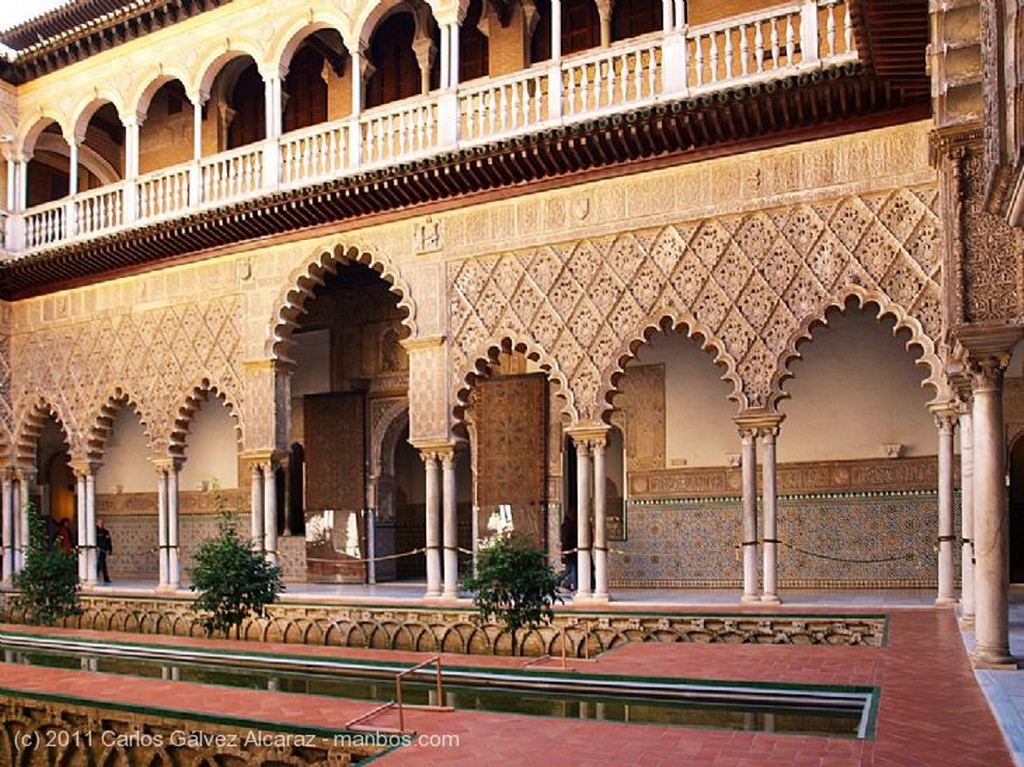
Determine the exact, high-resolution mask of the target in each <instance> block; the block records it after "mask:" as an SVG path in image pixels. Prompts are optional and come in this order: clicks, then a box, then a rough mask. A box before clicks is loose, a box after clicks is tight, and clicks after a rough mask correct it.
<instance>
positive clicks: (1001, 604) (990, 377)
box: [971, 357, 1014, 666]
mask: <svg viewBox="0 0 1024 767" xmlns="http://www.w3.org/2000/svg"><path fill="white" fill-rule="evenodd" d="M1006 362H1007V360H1005V359H1002V358H994V357H985V358H982V359H981V360H980V361H978V362H977V363H975V364H974V366H973V368H972V371H971V372H972V385H973V390H974V541H975V569H974V579H975V580H974V588H975V592H974V596H975V620H974V633H975V637H976V639H977V643H976V645H975V648H974V655H973V658H974V662H975V663H976V664H978V665H986V666H988V665H995V666H1001V665H1004V664H1013V663H1014V659H1013V656H1011V655H1010V635H1009V630H1010V625H1009V617H1010V615H1009V596H1008V592H1009V587H1010V567H1009V560H1010V556H1009V554H1010V545H1009V518H1008V517H1009V515H1008V513H1007V509H1006V496H1005V487H1004V485H1003V482H1004V477H1005V473H1006V468H1005V464H1004V458H1003V398H1002V381H1003V369H1004V367H1005V365H1006Z"/></svg>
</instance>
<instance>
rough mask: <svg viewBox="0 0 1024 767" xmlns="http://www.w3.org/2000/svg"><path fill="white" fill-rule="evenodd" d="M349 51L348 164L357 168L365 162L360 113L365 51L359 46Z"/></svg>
mask: <svg viewBox="0 0 1024 767" xmlns="http://www.w3.org/2000/svg"><path fill="white" fill-rule="evenodd" d="M348 53H349V56H351V57H352V115H351V120H352V129H351V130H349V132H348V140H349V156H348V164H349V166H350V167H352V168H357V167H359V166H360V165H361V164H362V162H363V132H362V130H360V128H359V115H361V114H362V113H363V53H362V51H361V50H360V49H359V48H356V49H355V50H350V51H349V52H348Z"/></svg>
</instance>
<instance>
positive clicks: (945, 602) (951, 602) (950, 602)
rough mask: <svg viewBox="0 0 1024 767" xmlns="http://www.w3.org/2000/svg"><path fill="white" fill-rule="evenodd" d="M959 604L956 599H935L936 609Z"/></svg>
mask: <svg viewBox="0 0 1024 767" xmlns="http://www.w3.org/2000/svg"><path fill="white" fill-rule="evenodd" d="M959 602H960V600H959V599H957V598H956V597H943V596H939V597H935V606H936V607H943V606H946V605H955V604H958V603H959Z"/></svg>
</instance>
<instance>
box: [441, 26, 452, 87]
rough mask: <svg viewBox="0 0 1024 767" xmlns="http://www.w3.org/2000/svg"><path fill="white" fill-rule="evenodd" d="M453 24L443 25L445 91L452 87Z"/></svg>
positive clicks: (442, 53)
mask: <svg viewBox="0 0 1024 767" xmlns="http://www.w3.org/2000/svg"><path fill="white" fill-rule="evenodd" d="M452 26H454V25H452V24H442V25H441V30H440V31H441V90H443V91H445V90H448V88H449V87H450V85H451V66H452V54H451V49H450V47H449V46H450V45H451V39H452V38H451V32H452Z"/></svg>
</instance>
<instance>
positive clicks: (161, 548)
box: [156, 467, 168, 588]
mask: <svg viewBox="0 0 1024 767" xmlns="http://www.w3.org/2000/svg"><path fill="white" fill-rule="evenodd" d="M156 477H157V491H156V492H157V551H158V552H159V554H160V582H159V584H158V585H157V588H166V587H167V545H168V544H167V472H166V471H165V470H164V469H163V468H162V467H161V468H158V469H157V471H156Z"/></svg>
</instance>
